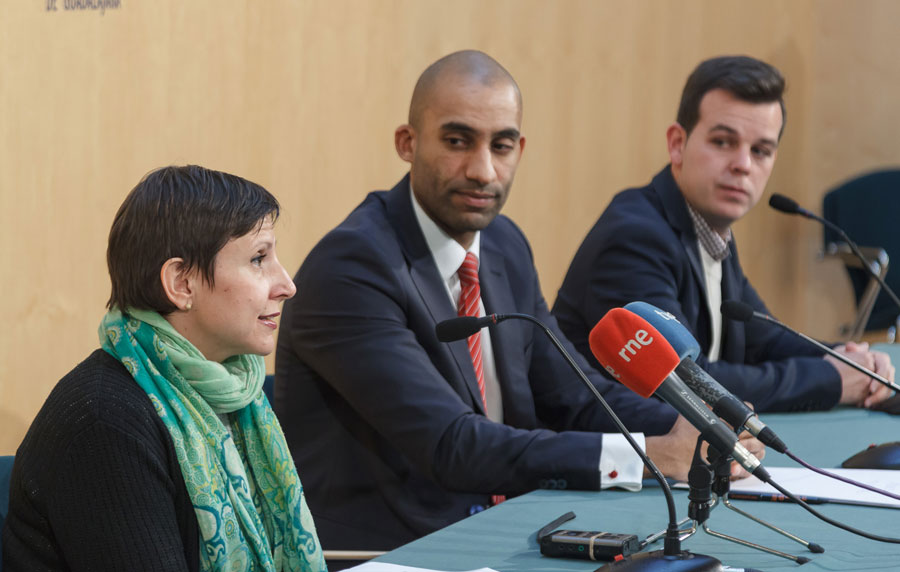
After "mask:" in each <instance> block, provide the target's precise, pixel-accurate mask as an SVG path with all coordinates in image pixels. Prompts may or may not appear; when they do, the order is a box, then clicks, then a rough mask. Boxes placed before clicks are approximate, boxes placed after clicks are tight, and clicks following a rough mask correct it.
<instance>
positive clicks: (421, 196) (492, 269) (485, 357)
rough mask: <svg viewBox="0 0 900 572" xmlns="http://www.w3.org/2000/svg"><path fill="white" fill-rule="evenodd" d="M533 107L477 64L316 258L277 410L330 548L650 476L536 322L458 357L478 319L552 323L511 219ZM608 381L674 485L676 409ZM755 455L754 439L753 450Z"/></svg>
mask: <svg viewBox="0 0 900 572" xmlns="http://www.w3.org/2000/svg"><path fill="white" fill-rule="evenodd" d="M521 120H522V101H521V96H520V94H519V89H518V86H517V85H516V83H515V81H514V80H513V78H512V76H510V74H509V73H508V72H507V71H506V70H505V69H503V67H502V66H500V64H498V63H497V62H496V61H494V60H493V59H492V58H490V57H489V56H487V55H486V54H483V53H481V52H476V51H463V52H456V53H454V54H450V55H449V56H446V57H444V58H442V59H440V60H438V61H437V62H435V63H434V64H432V65H431V66H430V67H429V68H428V69H427V70H425V72H424V73H423V74H422V76H421V77H420V78H419V81H418V83H417V84H416V87H415V90H414V92H413V97H412V101H411V104H410V112H409V123H408V124H406V125H402V126H400V127H399V128H397V130H396V132H395V146H396V149H397V152H398V154H399V155H400V157H401V158H402V159H403V160H404V161H406V162H408V163H410V165H411V167H410V172H409V175H407V176H406V177H404V178H403V180H401V181H400V182H399V183H398V184H397V185H396V186H395V187H394V188H393V190H391V191H388V192H384V191H380V192H374V193H371V194H370V195H369V196H368V197H367V198H366V199H365V200H364V201H363V202H362V204H360V205H359V206H358V207H357V208H356V209H355V210H354V211H353V212H352V213H351V214H350V215H349V216H348V217H347V219H346V220H344V222H342V223H341V224H340V225H338V227H337V228H335V229H334V230H333V231H331V232H330V233H328V235H326V236H325V238H324V239H322V241H321V242H320V243H319V244H318V245H317V246H316V247H315V248H314V249H313V250H312V251H311V253H310V254H309V256H308V257H307V259H306V260H305V261H304V263H303V265H302V266H301V268H300V270H299V272H298V273H297V276H296V279H295V281H296V284H297V287H298V289H299V295H298V296H297V297H296V298H295V302H293V303H291V304H288V305H286V306H285V308H284V318H283V320H282V322H281V329H282V331H281V335H280V337H279V340H278V350H277V358H276V382H275V411H276V412H277V414H278V416H279V418H280V420H281V422H282V425H283V428H284V432H285V435H286V436H287V440H288V443H289V445H290V447H291V451H292V453H293V456H294V459H295V461H296V462H297V464H298V466H300V467H302V472H303V482H304V484H305V490H306V494H307V498H308V500H309V505H310V508H311V510H312V512H313V515H314V517H315V520H316V527H317V530H318V533H319V538H320V539H322V544H323V547H325V548H326V549H357V550H359V549H367V550H372V549H392V548H395V547H397V546H399V545H401V544H403V543H406V542H409V541H411V540H414V539H416V538H418V537H420V536H423V535H425V534H427V533H429V532H432V531H434V530H437V529H439V528H442V527H444V526H446V525H448V524H451V523H453V522H455V521H457V520H460V519H462V518H464V517H466V516H468V515H469V514H472V513H473V512H477V511H478V510H482V509H483V508H485V507H488V506H490V505H491V504H495V503H497V502H500V501H502V497H503V495H516V494H521V493H525V492H528V491H530V490H533V489H536V488H540V487H544V488H576V489H600V488H606V487H609V486H620V487H625V488H632V489H637V488H640V483H641V478H642V474H643V467H642V465H641V463H640V461H639V458H638V457H637V455H636V454H635V453H634V451H632V450H630V449H629V447H628V445H627V444H626V443H625V442H624V438H623V437H622V436H621V435H615V434H612V435H606V434H604V433H607V432H614V431H615V430H616V429H615V427H614V425H613V424H612V423H611V421H610V419H609V417H608V416H607V414H606V413H605V411H604V410H603V409H602V408H601V407H600V406H599V404H598V403H597V402H596V401H595V399H594V397H593V395H592V394H591V393H590V392H589V391H588V390H587V388H585V387H584V386H583V385H582V383H581V381H579V380H578V379H577V377H576V376H575V375H574V374H573V373H572V371H571V370H570V369H569V365H568V364H567V363H566V362H565V360H564V359H563V358H562V357H561V356H560V355H559V354H558V353H557V351H556V349H555V348H554V347H553V346H552V345H551V343H550V341H549V340H548V339H547V337H546V336H545V335H544V333H543V332H542V331H541V330H539V329H537V328H535V327H534V325H532V324H530V323H528V322H522V321H513V320H510V321H507V322H504V323H503V324H502V325H499V326H498V327H497V328H494V329H490V330H488V329H484V330H482V331H481V332H480V333H479V334H475V335H473V336H471V337H469V338H468V339H467V340H460V341H456V342H452V343H440V342H439V341H438V340H437V337H436V335H435V325H436V324H437V323H439V322H441V321H443V320H447V319H450V318H454V317H456V316H457V315H458V314H459V313H464V314H465V315H484V314H485V313H498V312H502V313H509V312H521V313H525V314H530V315H533V316H535V317H537V318H538V319H539V320H541V321H543V322H544V323H546V324H547V325H548V326H549V327H550V328H552V330H553V331H554V332H556V333H557V335H558V336H559V337H560V338H561V339H562V340H563V343H564V344H565V345H566V346H567V347H568V348H569V349H570V350H571V351H572V352H574V348H572V346H571V344H569V343H568V342H567V341H565V338H564V337H563V336H562V334H561V333H560V332H559V331H558V329H557V327H556V324H555V321H554V320H553V318H552V317H551V316H550V313H549V310H548V308H547V305H546V303H545V302H544V298H543V295H542V294H541V291H540V287H539V284H538V278H537V274H536V272H535V268H534V263H533V261H532V255H531V250H530V248H529V245H528V242H527V241H526V239H525V237H524V235H523V234H522V232H521V231H520V230H519V228H518V227H516V225H515V224H513V222H512V221H510V220H509V219H508V218H506V217H504V216H501V215H499V212H500V209H501V208H502V207H503V204H504V202H505V201H506V199H507V197H508V195H509V191H510V187H511V186H512V182H513V176H514V174H515V171H516V167H517V166H518V163H519V158H520V157H521V154H522V150H523V148H524V146H525V138H524V137H523V136H522V135H521V133H520V129H521ZM578 362H579V364H580V365H581V366H582V367H583V368H585V369H586V371H587V373H588V375H589V376H590V378H591V380H592V381H593V383H594V384H595V385H596V386H597V387H598V388H599V389H600V391H601V392H603V393H604V394H605V396H606V398H607V400H608V401H609V402H610V403H611V405H612V406H613V407H614V408H615V409H616V410H617V411H618V412H619V414H620V415H621V416H622V418H623V419H624V420H625V423H626V424H627V426H628V427H629V430H631V431H636V432H643V433H646V435H647V436H646V438H644V437H643V435H639V436H638V437H639V439H640V441H642V442H644V443H645V446H646V450H647V452H648V453H649V454H650V456H651V457H653V458H654V460H655V461H656V462H657V463H658V464H659V465H660V467H661V468H662V470H663V471H664V472H665V473H666V474H668V475H671V476H675V477H680V478H685V476H686V473H687V470H688V468H689V463H690V457H691V452H692V450H693V447H694V444H695V440H696V436H697V432H696V431H695V430H694V429H693V428H692V427H690V426H689V425H688V424H687V422H686V421H685V420H684V418H682V417H680V416H677V415H676V413H675V412H674V411H673V410H672V409H671V408H669V407H668V406H667V405H665V404H663V403H661V402H659V401H656V400H646V399H642V398H640V397H638V396H636V395H634V394H632V393H631V392H630V391H628V390H627V389H625V388H624V387H622V386H620V385H618V384H614V383H612V382H611V381H609V380H607V379H606V378H605V377H604V376H602V375H600V374H599V373H597V372H596V371H593V370H592V369H591V368H589V367H588V366H587V364H586V363H585V362H584V360H582V359H580V358H578ZM745 444H746V445H747V446H748V447H749V448H751V449H752V450H753V451H754V452H756V453H757V454H758V455H761V454H762V453H763V451H762V447H761V445H760V444H759V442H758V441H755V440H745Z"/></svg>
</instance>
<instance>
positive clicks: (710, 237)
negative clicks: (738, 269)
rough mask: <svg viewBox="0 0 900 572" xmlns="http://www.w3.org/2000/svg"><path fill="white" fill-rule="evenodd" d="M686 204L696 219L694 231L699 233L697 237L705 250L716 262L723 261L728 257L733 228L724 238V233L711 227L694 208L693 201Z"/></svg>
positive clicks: (692, 217)
mask: <svg viewBox="0 0 900 572" xmlns="http://www.w3.org/2000/svg"><path fill="white" fill-rule="evenodd" d="M685 204H686V205H687V208H688V212H689V213H690V214H691V220H693V221H694V232H695V233H697V238H698V239H699V240H700V244H702V245H703V250H705V251H706V253H707V254H709V255H710V256H711V257H712V259H713V260H715V261H716V262H722V261H723V260H725V259H726V258H728V254H729V251H728V243H729V242H731V229H730V228H729V229H728V235H727V236H725V238H722V235H721V234H719V233H718V232H716V231H714V230H713V229H712V228H710V226H709V223H707V222H706V220H705V219H704V218H703V217H702V216H701V215H700V213H698V212H697V211H695V210H694V207H692V206H691V203H689V202H687V201H685Z"/></svg>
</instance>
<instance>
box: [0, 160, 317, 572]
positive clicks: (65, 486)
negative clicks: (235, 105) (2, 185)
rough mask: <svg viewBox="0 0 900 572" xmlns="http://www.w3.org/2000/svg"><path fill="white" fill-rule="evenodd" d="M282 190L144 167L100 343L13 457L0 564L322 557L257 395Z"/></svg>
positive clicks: (276, 273) (273, 308)
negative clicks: (275, 192) (278, 197)
mask: <svg viewBox="0 0 900 572" xmlns="http://www.w3.org/2000/svg"><path fill="white" fill-rule="evenodd" d="M278 214H279V205H278V202H277V201H276V200H275V198H274V197H273V196H272V195H271V194H269V193H268V191H266V190H265V189H264V188H262V187H261V186H259V185H256V184H254V183H251V182H249V181H246V180H244V179H241V178H240V177H236V176H234V175H229V174H227V173H221V172H216V171H211V170H208V169H204V168H202V167H197V166H187V167H166V168H163V169H159V170H157V171H154V172H152V173H150V174H149V175H147V176H146V177H145V178H144V179H143V180H142V181H141V182H140V183H138V185H137V186H136V187H135V188H134V189H133V190H132V191H131V193H130V194H129V195H128V197H127V198H126V199H125V202H124V203H123V204H122V206H121V207H120V208H119V211H118V213H117V214H116V217H115V220H114V221H113V225H112V229H111V231H110V235H109V247H108V251H107V261H108V265H109V272H110V278H111V281H112V294H111V296H110V299H109V302H108V306H109V311H108V312H107V314H106V315H105V316H104V318H103V320H102V322H101V325H100V329H99V337H100V346H101V349H99V350H96V351H95V352H94V353H92V354H91V355H90V356H89V357H88V358H87V359H86V360H85V361H83V362H82V363H81V364H80V365H78V366H77V367H76V368H75V369H74V370H72V371H71V372H69V374H67V375H66V376H65V377H64V378H63V379H62V380H61V381H60V382H59V383H58V384H57V386H56V387H55V388H54V390H53V391H52V392H51V394H50V396H49V397H48V398H47V401H46V403H45V404H44V406H43V408H42V409H41V411H40V412H39V413H38V415H37V417H36V418H35V420H34V422H33V424H32V426H31V428H30V429H29V431H28V434H27V435H26V436H25V440H24V441H23V443H22V445H21V447H20V448H19V450H18V452H17V454H16V460H15V467H14V469H13V475H12V483H11V491H10V507H9V515H8V517H7V520H6V527H5V529H4V531H3V551H4V552H3V564H4V567H5V569H6V570H7V572H9V571H17V570H37V569H41V570H129V571H130V570H190V571H194V570H197V571H200V570H228V571H250V570H254V571H256V570H260V571H279V570H285V571H288V570H290V571H320V570H325V564H324V559H323V558H322V551H321V548H320V545H319V542H318V539H317V537H316V531H315V527H314V525H313V522H312V517H311V515H310V513H309V510H308V508H307V506H306V501H305V499H304V496H303V489H302V486H301V485H300V481H299V478H298V476H297V472H296V469H295V467H294V463H293V461H292V459H291V456H290V453H289V452H288V449H287V446H286V445H285V442H284V436H283V435H282V432H281V427H280V426H279V424H278V421H277V420H276V418H275V415H274V414H273V412H272V409H271V407H270V406H269V403H268V401H267V400H266V398H265V396H264V395H263V393H262V384H263V380H264V377H265V364H264V362H263V358H262V357H261V356H262V355H266V354H268V353H270V352H271V351H272V350H273V349H274V340H273V333H274V330H275V328H276V323H275V321H274V320H275V318H277V317H278V315H279V308H280V305H281V302H283V301H284V300H286V299H288V298H290V297H291V296H293V295H294V293H295V292H296V288H295V287H294V284H293V282H292V281H291V279H290V276H288V274H287V273H286V272H285V270H284V268H283V267H282V266H281V264H280V263H279V262H278V258H277V256H276V254H275V235H274V224H275V220H276V219H277V217H278Z"/></svg>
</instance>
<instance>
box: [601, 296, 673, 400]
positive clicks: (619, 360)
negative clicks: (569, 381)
mask: <svg viewBox="0 0 900 572" xmlns="http://www.w3.org/2000/svg"><path fill="white" fill-rule="evenodd" d="M589 341H590V346H591V352H593V354H594V357H596V358H597V361H599V362H600V365H602V366H603V368H604V369H605V370H606V371H607V372H608V373H609V374H610V375H611V376H613V377H614V378H615V379H617V380H619V381H620V382H622V383H623V384H624V385H625V386H626V387H628V389H630V390H632V391H633V392H635V393H637V394H638V395H641V396H643V397H650V396H651V395H653V392H654V391H656V388H657V387H659V386H660V384H662V382H663V381H665V379H666V377H667V376H668V375H669V374H670V373H672V371H673V370H674V369H675V368H676V367H677V366H678V362H679V358H678V354H676V353H675V350H674V349H672V346H671V345H669V343H668V342H667V341H666V339H665V338H664V337H663V336H662V334H660V333H659V331H658V330H657V329H656V328H654V327H653V326H651V325H650V324H649V323H648V322H647V320H645V319H643V318H641V317H640V316H638V315H637V314H635V313H634V312H630V311H628V310H626V309H624V308H613V309H612V310H610V311H609V312H607V313H606V315H605V316H603V318H602V319H601V320H600V321H599V322H597V325H596V326H594V329H593V330H591V335H590V338H589Z"/></svg>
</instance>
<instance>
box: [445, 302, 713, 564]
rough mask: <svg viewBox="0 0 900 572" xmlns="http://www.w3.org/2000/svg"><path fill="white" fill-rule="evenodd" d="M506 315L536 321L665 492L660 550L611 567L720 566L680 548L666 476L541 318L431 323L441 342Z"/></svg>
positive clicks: (673, 503)
mask: <svg viewBox="0 0 900 572" xmlns="http://www.w3.org/2000/svg"><path fill="white" fill-rule="evenodd" d="M510 318H512V319H517V320H526V321H528V322H531V323H533V324H535V325H537V326H538V327H539V328H540V329H541V330H543V332H544V334H546V335H547V337H548V338H550V342H551V343H552V344H553V347H555V348H556V350H557V351H558V352H559V353H560V354H561V355H562V356H563V358H565V360H566V362H567V363H568V364H569V366H570V367H571V368H572V370H573V371H574V372H575V374H576V375H577V376H578V378H579V379H580V380H581V381H582V382H583V383H584V385H585V386H586V387H587V388H588V390H590V392H591V393H593V394H594V397H596V398H597V401H599V402H600V405H602V406H603V409H604V410H605V411H606V413H607V414H608V415H609V417H610V418H611V419H612V420H613V422H614V423H615V424H616V427H618V429H619V431H620V432H621V433H622V435H623V436H624V437H625V440H626V441H628V444H629V445H631V448H632V449H634V451H635V452H636V453H637V454H638V457H640V458H641V461H642V462H643V463H644V466H645V467H647V469H649V470H650V473H651V474H652V475H653V478H654V479H656V482H658V483H659V486H660V487H661V488H662V491H663V496H665V498H666V506H667V508H668V514H669V524H668V526H667V527H666V536H665V540H664V547H663V550H656V551H653V552H649V553H640V554H635V555H632V556H627V557H625V559H624V561H620V562H617V563H616V567H615V570H617V571H620V572H627V571H628V570H647V571H650V572H652V571H654V570H659V566H658V564H659V563H660V561H663V562H672V561H678V562H679V564H680V566H679V568H678V570H680V571H684V572H690V571H692V570H697V571H698V572H701V571H704V570H718V569H721V566H722V563H721V562H720V561H719V560H717V559H716V558H713V557H711V556H706V555H705V554H692V553H691V552H688V551H686V550H685V551H682V550H681V531H680V530H679V529H678V517H677V515H676V511H675V499H674V498H673V497H672V490H671V489H670V488H669V483H668V482H667V481H666V478H665V477H664V476H663V474H662V472H661V471H660V470H659V468H658V467H657V466H656V465H655V464H654V463H653V461H651V460H650V458H649V457H648V456H647V454H646V453H644V451H643V450H642V449H641V448H640V446H639V445H638V444H637V442H636V441H635V440H634V437H632V436H631V433H629V432H628V429H627V428H626V427H625V424H624V423H622V420H621V419H619V417H618V415H616V414H615V412H614V411H613V409H612V407H610V406H609V404H608V403H607V402H606V400H605V399H604V398H603V395H602V394H601V393H600V391H599V390H598V389H597V388H596V387H595V386H594V384H593V383H591V380H590V379H588V377H587V376H586V375H585V374H584V372H583V371H582V370H581V368H580V367H578V364H577V363H575V360H574V359H572V356H571V355H569V352H567V351H566V348H565V347H563V345H562V344H561V343H560V341H559V339H558V338H557V337H556V335H555V334H554V333H553V331H552V330H551V329H550V328H548V327H547V326H545V325H544V324H543V322H541V321H540V320H538V319H537V318H535V317H534V316H530V315H528V314H489V315H487V316H483V317H481V318H472V317H468V316H464V317H459V318H451V319H449V320H444V321H443V322H440V323H438V324H437V325H436V326H435V333H436V334H437V336H438V339H439V340H440V341H443V342H448V341H455V340H461V339H463V338H467V337H469V336H470V335H472V334H474V333H475V332H477V331H478V330H479V329H480V328H481V327H485V326H487V327H490V326H493V325H494V324H497V323H499V322H501V321H503V320H506V319H510ZM476 324H481V326H479V327H478V328H475V325H476ZM472 328H475V329H474V330H473V329H472ZM610 566H611V564H607V565H606V566H604V567H602V568H600V569H598V572H599V570H609V569H610Z"/></svg>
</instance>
